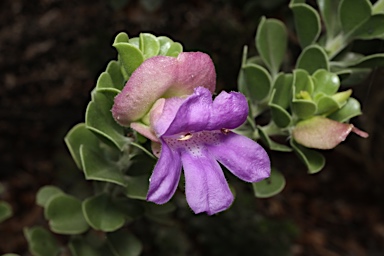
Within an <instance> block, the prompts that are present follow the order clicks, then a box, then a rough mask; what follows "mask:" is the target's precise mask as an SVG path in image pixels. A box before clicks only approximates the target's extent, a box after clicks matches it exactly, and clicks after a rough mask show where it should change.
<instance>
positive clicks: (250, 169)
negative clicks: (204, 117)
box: [206, 132, 271, 182]
mask: <svg viewBox="0 0 384 256" xmlns="http://www.w3.org/2000/svg"><path fill="white" fill-rule="evenodd" d="M216 136H217V141H218V142H217V143H212V144H209V145H206V147H207V149H208V151H209V154H210V155H212V156H213V157H215V158H216V159H217V160H218V161H219V162H220V163H221V164H223V165H224V166H225V167H226V168H227V169H228V170H229V171H231V172H232V173H233V174H234V175H236V176H237V177H238V178H240V179H242V180H244V181H247V182H258V181H261V180H263V179H265V178H268V177H269V176H270V174H271V163H270V160H269V156H268V154H267V152H266V151H265V150H264V149H263V148H262V147H261V146H260V145H259V144H258V143H256V142H255V141H253V140H251V139H249V138H247V137H245V136H241V135H238V134H236V133H233V132H230V133H227V134H224V133H221V134H217V135H216Z"/></svg>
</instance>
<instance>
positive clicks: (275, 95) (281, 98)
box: [270, 73, 293, 109]
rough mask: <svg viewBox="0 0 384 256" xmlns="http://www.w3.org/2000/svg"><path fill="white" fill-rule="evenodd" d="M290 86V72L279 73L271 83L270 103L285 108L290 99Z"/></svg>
mask: <svg viewBox="0 0 384 256" xmlns="http://www.w3.org/2000/svg"><path fill="white" fill-rule="evenodd" d="M292 86H293V76H292V74H283V73H280V74H279V75H278V76H277V77H276V79H275V82H274V84H273V91H272V96H271V102H270V105H271V104H275V105H279V106H280V107H281V108H283V109H287V108H288V107H289V105H290V103H291V101H292Z"/></svg>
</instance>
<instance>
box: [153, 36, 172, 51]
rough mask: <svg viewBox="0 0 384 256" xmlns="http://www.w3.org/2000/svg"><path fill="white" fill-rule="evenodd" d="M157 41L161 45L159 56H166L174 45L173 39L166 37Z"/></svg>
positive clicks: (160, 37) (161, 37)
mask: <svg viewBox="0 0 384 256" xmlns="http://www.w3.org/2000/svg"><path fill="white" fill-rule="evenodd" d="M157 41H158V42H159V44H160V49H159V55H163V56H165V55H166V53H167V52H168V50H169V49H170V48H171V46H172V44H173V41H172V39H170V38H169V37H166V36H159V37H158V38H157Z"/></svg>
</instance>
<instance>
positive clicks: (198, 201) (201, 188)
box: [181, 150, 233, 215]
mask: <svg viewBox="0 0 384 256" xmlns="http://www.w3.org/2000/svg"><path fill="white" fill-rule="evenodd" d="M181 160H182V162H183V168H184V175H185V194H186V197H187V202H188V204H189V206H190V207H191V209H192V210H193V211H194V212H195V213H196V214H197V213H201V212H207V214H209V215H212V214H215V213H218V212H221V211H223V210H225V209H227V208H228V207H229V206H230V205H231V204H232V202H233V195H232V193H231V191H230V189H229V187H228V183H227V181H226V180H225V177H224V174H223V171H222V170H221V168H220V165H219V164H218V163H217V162H216V160H215V159H214V158H212V157H209V154H204V156H196V155H192V154H191V153H190V152H189V151H187V150H185V151H183V152H182V155H181Z"/></svg>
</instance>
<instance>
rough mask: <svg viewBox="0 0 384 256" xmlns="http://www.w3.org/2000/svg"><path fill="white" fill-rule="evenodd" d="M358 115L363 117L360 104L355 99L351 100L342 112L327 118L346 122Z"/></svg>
mask: <svg viewBox="0 0 384 256" xmlns="http://www.w3.org/2000/svg"><path fill="white" fill-rule="evenodd" d="M358 115H361V108H360V103H359V102H358V101H357V100H356V99H354V98H349V99H348V101H347V103H346V104H345V105H344V106H343V107H342V108H341V109H340V110H338V111H336V112H334V113H332V114H331V115H329V116H327V117H328V118H330V119H332V120H335V121H338V122H346V121H348V120H349V119H351V118H352V117H355V116H358Z"/></svg>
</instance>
